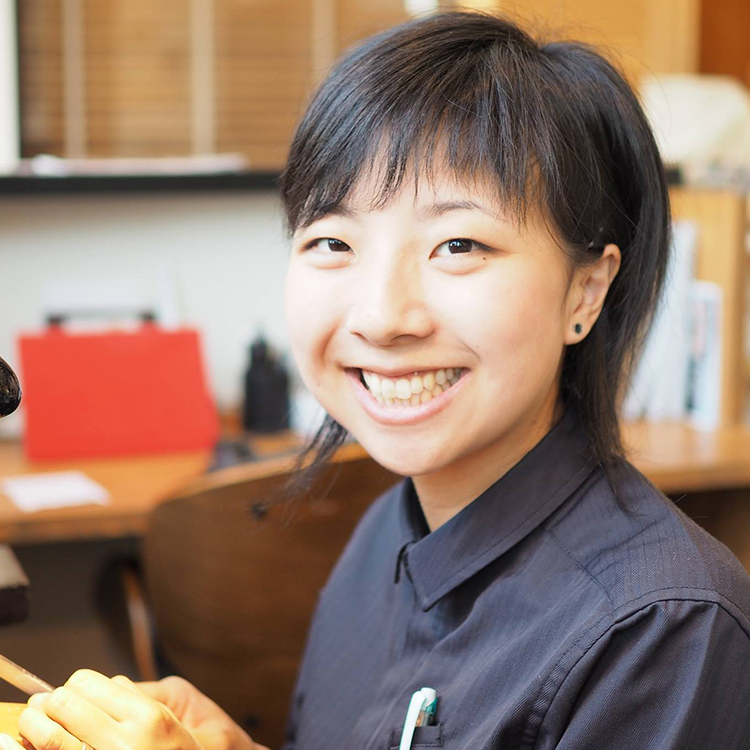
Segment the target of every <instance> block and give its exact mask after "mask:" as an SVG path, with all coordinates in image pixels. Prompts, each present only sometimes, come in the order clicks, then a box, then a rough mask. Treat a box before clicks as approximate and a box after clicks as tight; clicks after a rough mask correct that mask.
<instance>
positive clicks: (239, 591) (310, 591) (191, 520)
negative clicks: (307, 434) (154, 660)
mask: <svg viewBox="0 0 750 750" xmlns="http://www.w3.org/2000/svg"><path fill="white" fill-rule="evenodd" d="M259 469H262V466H254V465H252V464H251V465H248V467H247V469H244V470H243V469H242V468H240V469H239V470H238V468H236V467H235V468H233V469H227V470H225V471H224V472H217V473H216V474H214V475H209V476H208V477H207V478H206V480H205V481H204V482H202V483H199V484H198V485H196V487H195V488H194V489H193V490H191V491H189V492H187V493H184V494H182V495H181V496H179V497H175V498H174V499H171V500H168V501H167V502H165V503H163V504H161V505H160V506H159V507H158V508H157V510H156V511H155V513H154V516H153V521H152V526H151V530H150V532H149V533H148V534H147V536H146V539H145V542H144V561H145V577H146V582H147V587H148V592H149V598H150V600H151V608H152V611H153V613H154V616H155V619H156V626H157V633H158V637H159V641H160V643H161V647H162V648H163V650H164V652H165V655H166V657H167V659H168V660H169V662H170V663H171V665H172V666H173V667H174V669H175V671H176V672H178V673H179V674H181V675H182V676H183V677H185V678H186V679H188V680H189V681H190V682H192V683H193V684H195V685H196V686H197V687H198V688H199V689H200V690H202V691H203V692H204V693H206V694H207V695H208V696H209V697H211V698H212V699H213V700H215V701H216V702H217V703H218V704H219V705H221V706H222V707H223V708H224V709H225V710H226V711H227V712H228V713H229V714H230V715H231V716H233V718H234V719H235V720H236V721H238V722H239V723H240V724H241V725H243V726H244V727H245V728H246V729H247V730H248V731H249V732H250V733H251V735H252V736H253V738H254V739H256V740H257V741H258V742H260V743H262V744H265V745H268V746H269V747H278V746H279V745H280V744H281V740H282V737H283V727H284V724H285V721H286V715H287V712H288V708H289V700H290V695H291V691H292V687H293V684H294V678H295V674H296V670H297V666H298V662H299V659H300V656H301V654H302V650H303V648H304V643H305V636H306V632H307V627H308V624H309V620H310V618H311V615H312V613H313V610H314V607H315V603H316V600H317V594H318V591H319V590H320V588H321V587H322V586H323V584H324V583H325V581H326V578H327V576H328V574H329V572H330V570H331V568H332V567H333V564H334V563H335V561H336V559H337V558H338V556H339V554H340V553H341V551H342V549H343V547H344V545H345V543H346V541H347V539H348V538H349V536H350V534H351V532H352V530H353V528H354V526H355V525H356V523H357V521H358V520H359V518H360V517H361V515H362V513H363V512H364V511H365V509H366V508H367V506H368V505H369V504H370V503H371V502H372V500H374V499H375V498H376V497H377V496H379V495H380V494H382V493H383V492H384V491H385V490H386V489H387V488H388V487H390V486H392V485H393V484H394V483H395V482H397V481H398V480H399V477H398V476H397V475H395V474H393V473H391V472H389V471H387V470H386V469H384V468H383V467H381V466H379V465H378V464H376V463H375V462H374V461H373V460H372V459H371V458H369V457H367V456H364V455H363V451H362V450H361V448H359V446H351V445H349V446H343V448H342V449H340V451H339V454H337V462H336V463H335V464H333V465H332V467H331V468H329V469H326V470H325V473H324V475H323V476H322V481H320V482H318V483H316V486H315V487H314V488H313V489H312V490H311V492H310V493H309V495H308V496H307V497H301V498H299V499H296V500H294V501H292V502H290V503H288V504H285V505H270V506H269V505H267V504H266V500H267V499H268V498H269V497H271V496H272V495H273V494H274V493H275V492H276V491H277V490H278V489H279V488H280V487H281V485H282V484H283V483H284V482H285V481H286V478H287V475H286V474H285V473H284V472H283V471H278V472H277V473H271V474H270V475H268V474H265V475H264V474H263V473H259V471H258V470H259ZM243 471H244V474H245V475H244V476H243Z"/></svg>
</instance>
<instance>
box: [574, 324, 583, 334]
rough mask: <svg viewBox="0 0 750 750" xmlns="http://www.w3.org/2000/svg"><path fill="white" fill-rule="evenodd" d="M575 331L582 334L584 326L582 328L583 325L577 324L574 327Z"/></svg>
mask: <svg viewBox="0 0 750 750" xmlns="http://www.w3.org/2000/svg"><path fill="white" fill-rule="evenodd" d="M573 330H574V331H575V332H576V333H580V332H581V331H582V330H583V326H582V325H581V324H580V323H576V324H575V325H574V326H573Z"/></svg>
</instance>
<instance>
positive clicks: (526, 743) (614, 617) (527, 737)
mask: <svg viewBox="0 0 750 750" xmlns="http://www.w3.org/2000/svg"><path fill="white" fill-rule="evenodd" d="M573 559H575V558H573ZM594 580H596V579H594ZM597 583H598V582H597ZM679 590H684V591H686V592H688V591H692V592H710V593H711V594H712V595H713V596H714V597H715V599H712V598H709V597H699V596H692V597H691V596H688V595H684V596H680V595H675V594H674V593H673V594H672V595H671V596H664V597H663V598H658V597H657V598H654V599H652V600H649V601H648V602H645V603H643V604H642V605H641V606H640V607H637V608H636V609H630V608H629V607H630V605H632V604H634V603H636V602H638V601H639V600H641V599H643V598H645V597H647V596H650V595H652V594H658V593H660V592H667V591H669V592H675V591H679ZM717 599H718V600H719V601H717ZM669 601H694V602H699V603H702V604H713V605H714V606H716V607H717V608H718V609H720V610H723V611H724V612H726V614H728V615H729V617H731V618H732V620H733V621H734V622H735V623H736V625H737V626H738V627H739V628H740V630H742V632H743V633H744V634H745V637H746V638H747V639H748V640H749V641H750V623H749V624H748V625H745V624H743V623H742V622H741V621H740V619H739V618H738V617H737V615H736V614H735V613H734V612H732V610H731V609H729V608H728V607H727V606H726V605H725V604H724V602H727V603H728V604H730V605H732V607H735V608H736V609H737V610H738V611H739V612H742V610H741V608H740V607H739V606H738V605H737V604H735V603H734V602H733V601H732V600H731V599H729V598H728V597H726V596H724V595H723V594H720V593H719V592H717V591H714V590H713V589H707V588H700V587H694V586H676V587H672V588H662V589H653V590H652V591H646V592H644V593H643V594H641V596H638V597H636V598H635V599H631V600H629V601H628V602H626V603H625V604H623V605H621V606H620V607H618V608H617V609H615V610H613V611H612V612H611V613H609V614H608V615H602V616H601V617H599V618H598V619H597V620H596V621H595V622H594V623H592V624H591V625H590V626H589V627H588V628H586V629H585V630H584V631H583V632H582V633H581V634H580V635H579V636H578V638H576V639H575V640H574V641H573V643H571V644H570V645H569V646H568V648H566V649H565V651H564V652H563V653H562V654H561V655H560V658H559V659H558V660H557V661H556V662H555V664H554V666H553V667H552V668H551V669H550V670H549V676H548V677H547V679H546V680H545V681H544V682H543V683H542V684H541V685H540V687H539V690H538V691H537V695H536V699H535V702H538V701H539V699H540V698H541V695H542V693H543V692H544V688H545V687H546V686H547V684H548V683H549V681H550V676H551V675H552V674H553V673H554V672H555V670H556V669H557V668H558V667H559V666H560V665H561V664H562V662H563V661H564V660H565V658H566V657H567V656H568V654H569V653H570V652H571V651H573V650H574V649H575V648H578V647H579V644H580V642H581V641H582V640H583V639H584V638H585V636H586V635H587V634H590V633H591V632H592V631H593V630H595V629H596V628H597V627H598V626H599V625H600V624H601V623H602V622H603V621H605V620H608V619H610V618H611V621H610V622H609V624H608V625H607V627H605V628H604V629H602V631H601V632H600V633H599V634H598V635H597V636H596V637H595V638H594V639H593V640H592V641H591V643H589V645H588V646H587V647H586V648H582V649H581V653H580V654H579V656H578V658H577V659H575V660H574V661H573V662H572V663H571V664H570V666H569V667H568V668H567V669H566V670H565V675H564V677H563V678H562V679H561V680H560V684H559V685H558V686H557V689H556V690H555V692H554V693H553V694H552V696H551V697H550V699H549V700H548V701H547V703H546V706H545V707H544V709H543V710H538V711H537V710H536V709H534V708H532V710H531V713H530V714H529V720H530V719H531V718H532V716H533V715H534V714H537V715H538V716H539V720H538V723H537V725H536V728H535V729H533V730H531V732H530V731H529V727H528V723H527V729H526V731H525V732H524V733H523V736H522V740H521V742H522V744H521V745H519V748H528V750H533V749H534V748H535V747H536V744H537V740H538V736H539V730H540V729H541V727H542V725H543V724H544V720H545V718H546V716H547V713H548V711H549V709H550V707H551V706H552V704H553V703H554V701H555V698H556V697H557V695H558V693H559V692H560V690H561V689H562V687H563V685H564V684H565V681H566V680H567V678H568V676H569V675H570V673H571V672H572V670H573V669H574V668H575V666H576V665H577V664H578V662H580V660H581V659H583V658H584V656H586V654H587V653H588V652H589V651H590V650H591V649H592V648H593V647H594V646H595V645H596V644H597V643H598V642H599V641H600V640H601V639H602V638H603V637H604V636H605V635H606V634H607V633H608V632H609V631H610V630H611V629H612V628H613V627H614V626H615V625H617V624H618V623H619V622H622V621H623V620H626V619H627V618H628V617H632V616H633V615H635V614H637V613H638V612H640V611H642V610H643V609H645V608H646V607H650V606H651V605H652V604H659V603H666V602H669ZM623 610H627V611H623ZM618 612H619V613H620V614H619V615H618V614H617V613H618ZM532 732H533V734H532Z"/></svg>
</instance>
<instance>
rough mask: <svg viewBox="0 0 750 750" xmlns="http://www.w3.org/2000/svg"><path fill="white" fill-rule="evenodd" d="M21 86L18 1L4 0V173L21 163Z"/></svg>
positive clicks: (0, 12) (0, 48)
mask: <svg viewBox="0 0 750 750" xmlns="http://www.w3.org/2000/svg"><path fill="white" fill-rule="evenodd" d="M17 84H18V61H17V54H16V7H15V0H0V173H2V172H11V171H12V170H13V169H15V168H16V166H17V164H18V85H17Z"/></svg>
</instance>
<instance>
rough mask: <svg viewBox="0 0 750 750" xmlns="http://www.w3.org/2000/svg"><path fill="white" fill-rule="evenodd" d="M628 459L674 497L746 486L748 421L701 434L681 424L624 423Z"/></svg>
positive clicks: (749, 462) (749, 471)
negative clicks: (679, 494)
mask: <svg viewBox="0 0 750 750" xmlns="http://www.w3.org/2000/svg"><path fill="white" fill-rule="evenodd" d="M621 426H622V435H623V442H624V444H625V449H626V452H627V455H628V458H629V459H630V461H631V462H632V463H633V464H634V465H635V466H636V467H637V468H638V469H639V470H640V471H642V472H643V473H644V474H645V475H646V476H647V477H648V478H649V479H650V480H651V481H652V482H653V483H654V484H655V485H656V486H657V487H658V488H659V489H660V490H661V491H662V492H664V493H667V494H670V495H673V494H678V493H689V492H711V491H714V490H728V489H736V488H740V487H750V425H747V424H739V425H732V426H727V427H721V428H719V429H717V430H713V431H710V432H704V431H702V430H697V429H695V428H693V427H690V426H689V425H687V424H684V423H680V422H661V423H646V422H623V423H622V425H621Z"/></svg>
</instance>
